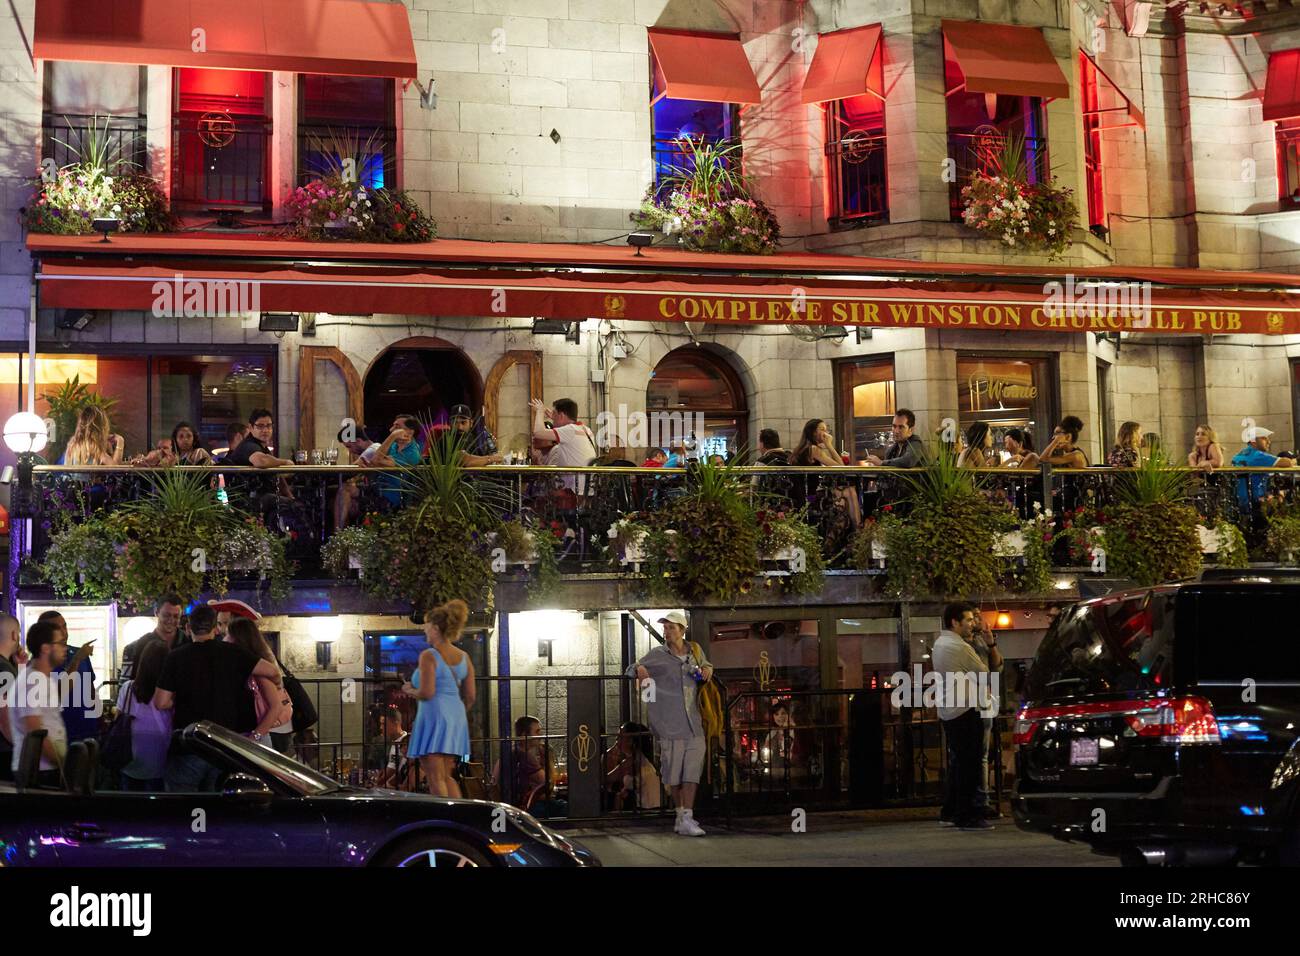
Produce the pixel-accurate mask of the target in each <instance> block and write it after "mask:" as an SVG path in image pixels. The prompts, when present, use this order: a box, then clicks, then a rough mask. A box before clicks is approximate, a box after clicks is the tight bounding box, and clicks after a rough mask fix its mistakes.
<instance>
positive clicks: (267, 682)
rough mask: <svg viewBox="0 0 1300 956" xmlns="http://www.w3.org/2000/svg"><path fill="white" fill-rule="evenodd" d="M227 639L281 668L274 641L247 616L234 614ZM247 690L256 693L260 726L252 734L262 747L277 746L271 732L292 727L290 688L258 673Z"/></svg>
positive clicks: (272, 748)
mask: <svg viewBox="0 0 1300 956" xmlns="http://www.w3.org/2000/svg"><path fill="white" fill-rule="evenodd" d="M226 641H227V642H228V643H230V644H234V645H235V646H236V647H242V648H243V649H244V650H246V651H248V652H249V653H250V654H253V655H255V656H257V657H260V658H261V659H262V660H264V661H266V662H268V663H270V664H273V665H275V667H276V669H280V662H279V661H277V660H276V659H275V653H274V652H273V651H272V650H271V645H270V644H268V643H267V642H266V638H265V637H263V636H262V631H261V629H260V628H259V627H258V626H257V624H256V622H254V621H250V620H249V619H248V618H246V617H236V618H234V619H233V620H232V621H231V622H230V629H229V630H228V631H226ZM248 691H249V693H251V694H252V695H253V710H254V712H255V713H256V715H257V727H256V728H254V730H253V733H252V735H251V736H252V738H253V739H254V740H256V741H257V742H258V743H260V744H261V745H262V746H263V747H267V748H269V749H271V750H274V749H276V748H275V741H274V740H273V739H272V736H271V735H272V732H277V733H282V732H283V728H284V727H286V726H288V727H289V730H290V732H292V730H293V728H292V722H293V702H292V701H291V700H290V699H289V692H288V691H286V690H285V689H284V687H283V686H280V687H277V686H276V684H275V681H273V680H271V679H270V678H269V677H257V676H253V677H249V678H248Z"/></svg>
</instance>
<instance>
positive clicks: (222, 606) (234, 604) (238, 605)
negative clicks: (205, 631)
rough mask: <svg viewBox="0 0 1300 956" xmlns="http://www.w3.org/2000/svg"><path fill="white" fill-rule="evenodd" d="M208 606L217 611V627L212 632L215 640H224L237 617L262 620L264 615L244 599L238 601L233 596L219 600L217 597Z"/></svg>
mask: <svg viewBox="0 0 1300 956" xmlns="http://www.w3.org/2000/svg"><path fill="white" fill-rule="evenodd" d="M208 606H209V607H211V608H212V610H214V611H216V612H217V628H216V630H215V631H213V632H212V637H213V639H214V640H218V641H224V640H225V639H226V635H227V634H229V633H230V622H231V621H232V620H233V619H235V618H237V617H244V618H248V620H250V621H260V620H261V619H262V615H260V614H258V613H257V612H256V611H254V610H253V609H252V608H251V607H249V606H248V605H247V604H245V603H244V602H243V601H236V600H234V599H233V598H227V599H225V600H223V601H218V600H216V599H215V598H214V599H212V600H211V601H209V602H208Z"/></svg>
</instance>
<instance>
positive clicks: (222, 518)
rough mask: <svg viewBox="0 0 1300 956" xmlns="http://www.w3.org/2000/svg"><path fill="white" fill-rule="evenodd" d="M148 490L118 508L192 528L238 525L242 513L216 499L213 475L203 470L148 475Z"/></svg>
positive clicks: (185, 469)
mask: <svg viewBox="0 0 1300 956" xmlns="http://www.w3.org/2000/svg"><path fill="white" fill-rule="evenodd" d="M145 480H146V481H147V482H148V485H149V493H148V494H147V495H144V496H142V497H140V498H137V499H136V500H134V501H127V502H123V503H122V504H121V506H120V507H119V509H118V510H119V511H122V512H124V513H127V514H138V515H144V516H149V517H155V516H156V517H158V518H163V519H165V520H167V521H168V522H181V523H188V524H190V525H191V526H193V527H221V526H224V525H227V524H237V523H239V521H240V518H241V516H240V515H239V513H238V512H234V511H232V510H231V509H230V508H228V507H227V506H226V505H223V504H222V503H221V502H219V501H218V500H217V496H216V493H215V492H214V491H213V490H212V487H211V478H210V476H208V475H207V474H206V473H205V472H203V471H197V470H194V469H189V468H169V469H167V470H166V471H163V472H151V473H147V474H146V475H145Z"/></svg>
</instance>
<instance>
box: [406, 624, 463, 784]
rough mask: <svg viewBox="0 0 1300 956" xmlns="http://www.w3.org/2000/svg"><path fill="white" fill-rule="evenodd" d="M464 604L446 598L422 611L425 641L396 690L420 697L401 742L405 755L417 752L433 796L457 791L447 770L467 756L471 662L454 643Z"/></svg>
mask: <svg viewBox="0 0 1300 956" xmlns="http://www.w3.org/2000/svg"><path fill="white" fill-rule="evenodd" d="M468 620H469V606H468V605H466V604H465V602H464V601H461V600H459V599H455V600H451V601H448V602H447V603H446V604H443V605H441V606H439V607H436V608H434V609H433V610H432V611H428V612H427V613H426V614H425V615H424V637H425V640H427V641H428V642H429V646H428V647H426V648H425V649H424V650H423V651H421V652H420V667H419V669H418V670H417V671H416V672H415V673H414V674H412V675H411V679H410V680H409V681H407V682H406V683H405V684H404V685H402V692H403V693H405V694H406V695H407V696H408V697H414V698H416V699H417V700H418V701H419V702H420V707H419V710H417V711H416V714H415V725H414V726H413V727H412V728H411V741H410V744H409V746H408V747H407V751H406V754H407V757H408V758H409V759H412V760H414V759H416V758H418V759H419V761H420V767H421V769H422V770H423V771H424V776H425V779H426V780H427V781H428V782H429V793H431V794H432V795H433V796H435V797H460V795H461V793H460V784H459V783H457V782H456V778H455V777H453V776H452V772H453V771H454V770H455V769H456V761H457V760H469V756H470V753H469V718H468V716H467V713H468V711H469V709H470V708H471V707H473V706H474V664H473V662H472V661H471V660H470V659H469V655H468V654H466V653H465V652H464V651H462V650H461V649H460V648H459V647H457V646H456V643H457V642H458V641H459V640H460V636H461V632H462V631H463V630H464V629H465V622H466V621H468Z"/></svg>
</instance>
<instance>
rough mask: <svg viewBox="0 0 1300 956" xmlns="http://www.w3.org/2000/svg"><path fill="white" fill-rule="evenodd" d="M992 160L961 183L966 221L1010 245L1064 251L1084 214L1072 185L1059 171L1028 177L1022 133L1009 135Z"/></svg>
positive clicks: (1050, 252)
mask: <svg viewBox="0 0 1300 956" xmlns="http://www.w3.org/2000/svg"><path fill="white" fill-rule="evenodd" d="M989 166H990V168H987V169H979V170H976V171H975V173H974V174H972V176H971V180H970V182H969V183H968V184H967V185H965V186H963V187H962V190H961V196H962V202H963V204H964V206H963V210H962V222H963V223H965V224H966V225H967V226H968V227H969V228H971V229H974V230H975V231H976V232H978V233H981V234H982V235H985V236H987V237H988V238H990V239H997V240H999V241H1000V242H1002V243H1003V244H1004V245H1006V246H1009V247H1011V248H1014V249H1022V250H1025V251H1027V252H1034V251H1041V252H1045V253H1046V254H1047V256H1048V257H1049V258H1053V259H1055V258H1060V257H1061V256H1063V255H1064V254H1065V251H1066V250H1067V249H1068V248H1069V244H1070V230H1071V229H1073V228H1074V226H1075V222H1076V220H1077V219H1078V216H1079V210H1078V207H1077V206H1075V203H1074V199H1073V198H1072V196H1073V193H1072V191H1071V190H1069V189H1066V188H1065V187H1063V186H1060V185H1058V184H1057V182H1056V178H1055V176H1049V178H1048V181H1047V182H1038V183H1031V182H1030V181H1029V172H1028V164H1027V163H1026V160H1025V138H1024V136H1022V135H1010V136H1007V137H1006V138H1005V139H1004V140H1003V141H1002V148H1001V149H1000V151H999V152H998V153H997V154H996V155H995V156H993V157H991V162H990V164H989Z"/></svg>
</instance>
